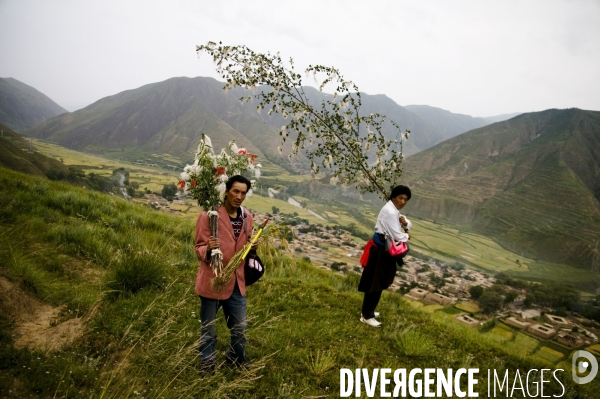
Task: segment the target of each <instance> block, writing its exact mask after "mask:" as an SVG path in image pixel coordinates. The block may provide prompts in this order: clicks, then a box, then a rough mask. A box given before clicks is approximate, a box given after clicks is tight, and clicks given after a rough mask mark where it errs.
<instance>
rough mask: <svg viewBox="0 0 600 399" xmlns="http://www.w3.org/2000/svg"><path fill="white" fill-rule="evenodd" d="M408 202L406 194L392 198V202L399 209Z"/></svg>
mask: <svg viewBox="0 0 600 399" xmlns="http://www.w3.org/2000/svg"><path fill="white" fill-rule="evenodd" d="M407 202H408V196H407V195H406V194H400V195H398V196H396V197H394V198H392V203H393V204H394V206H395V207H396V209H398V210H400V209H402V208H404V205H406V203H407Z"/></svg>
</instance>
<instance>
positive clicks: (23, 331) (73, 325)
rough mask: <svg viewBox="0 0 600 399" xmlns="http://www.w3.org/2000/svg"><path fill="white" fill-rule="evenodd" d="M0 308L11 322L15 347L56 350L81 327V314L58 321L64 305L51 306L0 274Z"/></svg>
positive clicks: (73, 338)
mask: <svg viewBox="0 0 600 399" xmlns="http://www.w3.org/2000/svg"><path fill="white" fill-rule="evenodd" d="M0 305H1V306H0V308H1V310H2V311H3V312H4V313H5V314H6V315H7V316H8V317H9V318H10V320H11V321H12V322H13V323H14V325H15V328H14V335H13V336H14V339H15V347H16V348H24V347H28V348H31V349H39V350H57V349H60V348H62V347H63V346H65V345H68V344H70V343H71V342H73V341H74V340H75V339H76V338H77V337H79V336H80V335H81V334H82V332H83V328H84V322H83V320H82V318H81V317H76V318H72V319H69V320H66V321H64V322H60V319H61V312H62V311H63V310H64V309H65V308H64V307H53V306H50V305H47V304H44V303H42V302H40V301H39V300H37V299H35V298H33V297H32V296H30V295H29V294H27V293H25V292H23V291H22V290H21V289H19V288H18V287H17V286H16V285H15V284H13V283H11V282H10V281H8V280H6V279H5V278H2V277H0Z"/></svg>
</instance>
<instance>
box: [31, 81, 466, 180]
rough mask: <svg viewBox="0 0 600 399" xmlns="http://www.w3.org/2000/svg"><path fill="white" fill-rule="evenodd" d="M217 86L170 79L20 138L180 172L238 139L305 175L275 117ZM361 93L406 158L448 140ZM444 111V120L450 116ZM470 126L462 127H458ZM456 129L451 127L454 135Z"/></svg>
mask: <svg viewBox="0 0 600 399" xmlns="http://www.w3.org/2000/svg"><path fill="white" fill-rule="evenodd" d="M222 87H223V83H222V82H219V81H217V80H215V79H212V78H204V77H196V78H184V77H179V78H172V79H169V80H166V81H163V82H159V83H153V84H149V85H145V86H142V87H140V88H137V89H133V90H128V91H124V92H122V93H119V94H116V95H113V96H109V97H105V98H103V99H101V100H99V101H97V102H95V103H94V104H91V105H89V106H88V107H86V108H84V109H81V110H78V111H76V112H73V113H67V114H63V115H60V116H58V117H55V118H52V119H49V120H47V121H45V122H44V123H42V124H40V125H38V126H35V127H34V128H32V129H30V130H28V131H27V132H26V134H28V135H31V136H33V137H38V138H43V139H46V140H52V141H56V142H58V143H59V144H61V145H63V146H65V147H69V148H72V149H76V150H80V151H88V152H95V153H101V154H103V155H104V156H108V157H113V158H115V157H116V158H127V159H129V160H134V161H139V162H153V163H162V164H164V165H170V166H178V165H181V164H182V163H185V162H189V161H190V160H191V159H192V157H193V154H194V152H195V150H196V147H197V144H198V142H199V140H200V137H201V133H202V132H205V133H207V134H208V135H209V136H210V137H211V138H212V139H213V144H214V145H215V147H217V148H221V147H223V146H225V145H226V144H227V143H228V142H229V141H230V140H236V142H237V143H238V145H239V146H244V147H247V148H248V149H249V150H250V151H252V152H254V153H255V154H257V155H259V156H264V157H266V158H268V159H269V160H271V161H273V162H275V163H278V164H280V165H282V166H284V167H287V168H292V169H295V170H302V169H305V167H306V165H305V164H303V161H304V158H303V157H299V158H292V159H291V160H289V159H288V157H287V156H285V154H279V152H278V150H277V147H278V146H279V143H280V137H279V131H280V129H281V126H282V125H283V124H284V123H285V121H284V119H283V118H282V117H281V115H278V114H274V115H272V116H269V115H267V112H266V110H262V112H261V113H257V112H256V103H255V102H254V103H253V102H250V103H244V104H240V102H239V99H240V97H244V96H248V95H252V94H253V93H252V92H250V91H248V90H244V89H240V88H238V89H235V90H230V91H228V92H224V91H223V90H222ZM259 90H260V89H259ZM262 90H267V88H262ZM304 90H305V92H306V93H307V95H308V97H309V99H310V102H311V104H312V105H320V103H321V101H322V100H324V99H332V98H333V96H332V95H331V94H327V93H322V92H320V91H318V90H316V89H314V88H311V87H304ZM361 95H362V100H363V106H362V108H361V113H365V114H369V113H373V112H379V113H382V114H385V115H386V116H387V117H388V119H389V120H393V121H395V122H396V123H398V124H399V125H400V127H401V128H402V129H403V130H404V129H408V130H411V131H412V135H411V138H410V140H408V141H406V142H405V143H404V153H405V154H406V155H410V154H414V153H417V152H419V151H421V150H423V149H426V148H429V147H431V146H433V145H435V144H437V143H439V142H441V141H443V140H445V139H446V138H447V134H445V133H444V129H446V128H444V127H443V124H444V123H443V122H438V123H437V124H431V123H430V122H429V121H428V120H427V119H426V118H423V117H422V116H420V115H418V114H417V113H415V112H411V111H410V110H408V109H406V108H404V107H401V106H400V105H398V104H396V103H395V102H394V101H393V100H391V99H390V98H389V97H387V96H385V95H368V94H361ZM444 112H445V113H446V114H448V115H449V117H450V118H451V117H452V115H453V114H451V113H449V112H448V111H444ZM464 117H466V116H464ZM466 118H469V117H466ZM470 127H471V126H470V125H465V127H464V129H468V128H470ZM457 129H458V130H457ZM459 130H460V128H453V130H452V131H453V134H454V133H456V132H458V131H459ZM383 131H384V134H385V135H386V136H387V137H388V138H390V139H393V138H396V136H397V133H396V132H395V131H394V130H393V129H392V128H391V125H390V124H389V123H387V124H385V125H384V129H383ZM463 131H464V130H463ZM457 134H458V133H457ZM167 158H168V159H167Z"/></svg>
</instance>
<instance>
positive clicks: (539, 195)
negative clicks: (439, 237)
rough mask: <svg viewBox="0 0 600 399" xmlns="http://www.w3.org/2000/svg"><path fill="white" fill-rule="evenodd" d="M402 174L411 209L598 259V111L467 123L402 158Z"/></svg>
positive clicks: (523, 247)
mask: <svg viewBox="0 0 600 399" xmlns="http://www.w3.org/2000/svg"><path fill="white" fill-rule="evenodd" d="M403 180H404V182H405V183H406V184H408V185H410V186H411V188H413V189H414V191H415V194H416V195H415V198H414V202H413V201H411V202H412V204H411V211H412V212H414V214H416V215H418V216H421V217H425V218H429V219H435V220H441V221H443V220H445V221H451V222H453V223H459V224H463V225H470V226H471V227H472V228H474V229H475V230H476V231H478V232H480V233H483V234H485V235H488V236H492V237H496V239H497V240H498V242H499V243H501V244H502V245H503V246H505V247H507V248H508V249H510V250H512V251H517V252H518V251H523V253H526V254H528V255H530V256H537V257H539V258H540V259H545V260H552V261H562V262H568V263H572V264H577V265H580V266H584V265H587V266H589V265H590V264H596V263H597V259H599V258H598V255H597V253H596V252H595V249H594V245H595V242H596V241H597V240H598V238H600V237H598V233H597V232H598V231H600V112H598V111H584V110H579V109H576V108H574V109H567V110H557V109H551V110H546V111H542V112H536V113H528V114H522V115H519V116H517V117H515V118H513V119H510V120H508V121H504V122H499V123H495V124H492V125H489V126H486V127H482V128H479V129H475V130H472V131H470V132H467V133H464V134H462V135H460V136H457V137H455V138H453V139H450V140H447V141H445V142H443V143H440V144H438V145H436V146H434V147H432V148H430V149H428V150H425V151H423V152H420V153H418V154H415V155H413V156H411V157H408V158H407V159H406V162H405V163H404V175H403ZM552 199H554V201H553V200H552ZM563 231H569V234H568V235H565V234H562V232H563ZM536 240H537V241H536ZM557 248H561V251H560V252H557V251H556V249H557Z"/></svg>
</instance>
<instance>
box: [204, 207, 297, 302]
mask: <svg viewBox="0 0 600 399" xmlns="http://www.w3.org/2000/svg"><path fill="white" fill-rule="evenodd" d="M268 221H269V219H267V220H265V222H264V223H263V225H262V226H261V227H260V228H259V230H258V231H257V232H256V234H254V235H253V237H252V240H250V241H249V242H248V243H246V245H244V248H242V249H241V250H240V251H238V252H237V253H236V254H235V255H233V257H232V258H231V259H230V260H229V262H228V263H227V265H226V266H225V267H223V269H221V272H220V273H219V274H217V275H216V276H215V278H213V279H212V280H211V281H210V285H211V287H212V289H213V290H215V291H217V292H220V291H222V290H223V288H224V287H225V285H227V283H228V282H229V280H231V276H233V273H235V271H236V270H237V268H238V267H239V266H240V265H241V264H242V262H244V260H245V259H246V256H248V253H249V252H250V249H251V248H252V244H254V243H255V242H257V241H258V239H259V238H260V237H262V241H261V244H260V245H259V248H258V250H259V252H261V253H262V252H263V251H264V250H267V251H268V248H269V247H270V246H271V242H272V241H273V240H277V241H280V242H281V244H282V245H283V246H285V247H287V239H286V236H287V235H288V232H289V229H287V228H285V229H282V228H281V227H280V226H278V225H276V224H269V225H267V223H268Z"/></svg>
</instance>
